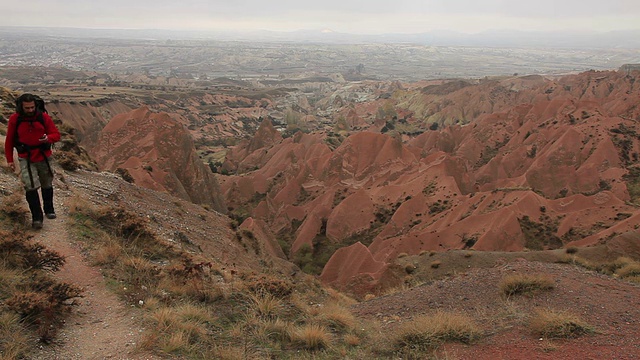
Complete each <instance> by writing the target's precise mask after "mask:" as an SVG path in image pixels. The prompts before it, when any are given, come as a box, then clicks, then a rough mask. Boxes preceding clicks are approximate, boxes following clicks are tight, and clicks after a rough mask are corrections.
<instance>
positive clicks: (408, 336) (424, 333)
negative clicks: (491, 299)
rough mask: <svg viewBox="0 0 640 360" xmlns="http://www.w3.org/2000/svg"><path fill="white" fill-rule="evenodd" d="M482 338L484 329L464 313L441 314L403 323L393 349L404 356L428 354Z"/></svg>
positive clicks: (395, 337) (395, 335)
mask: <svg viewBox="0 0 640 360" xmlns="http://www.w3.org/2000/svg"><path fill="white" fill-rule="evenodd" d="M481 336H482V331H481V330H480V328H479V327H478V326H477V325H476V324H475V323H474V322H473V320H471V318H470V317H468V316H467V315H464V314H453V313H448V312H437V313H435V314H433V315H423V316H419V317H417V318H415V319H413V320H411V321H409V322H406V323H403V324H402V325H401V326H400V327H399V328H398V330H397V331H396V332H395V333H394V334H393V339H392V342H393V347H394V349H395V350H396V351H399V352H401V353H412V352H415V351H419V352H427V351H429V350H433V349H434V348H436V347H437V346H439V345H440V344H442V343H443V342H451V341H458V342H462V343H465V344H468V343H471V342H473V341H476V340H477V339H479V338H480V337H481Z"/></svg>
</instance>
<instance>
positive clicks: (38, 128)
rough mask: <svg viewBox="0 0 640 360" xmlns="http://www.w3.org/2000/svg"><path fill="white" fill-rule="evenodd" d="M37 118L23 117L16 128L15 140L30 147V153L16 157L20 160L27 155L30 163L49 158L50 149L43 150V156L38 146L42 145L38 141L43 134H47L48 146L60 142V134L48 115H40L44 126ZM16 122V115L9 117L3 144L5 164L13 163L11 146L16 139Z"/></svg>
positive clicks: (36, 116)
mask: <svg viewBox="0 0 640 360" xmlns="http://www.w3.org/2000/svg"><path fill="white" fill-rule="evenodd" d="M37 118H38V115H35V116H31V117H26V116H25V117H24V119H23V120H22V121H21V122H20V126H18V137H17V140H18V141H20V142H21V143H23V144H26V145H29V146H30V147H31V151H30V152H28V153H24V154H18V156H19V157H21V158H26V157H27V154H29V155H30V160H31V162H38V161H43V160H44V157H45V156H46V157H49V156H51V150H50V149H49V150H45V151H44V154H43V151H41V150H40V148H39V146H40V145H41V144H42V143H41V142H40V140H39V139H40V138H41V137H42V136H44V134H47V137H48V142H49V143H50V144H53V143H54V142H58V141H60V132H59V131H58V128H57V127H56V125H55V124H54V123H53V120H51V117H50V116H49V114H47V113H43V114H42V120H44V126H43V125H42V123H40V122H39V121H38V119H37ZM17 122H18V114H17V113H15V114H13V115H11V117H9V123H8V125H7V138H6V139H5V142H4V154H5V157H6V158H7V163H12V162H13V146H14V145H15V141H16V139H14V136H15V131H16V130H15V129H16V123H17Z"/></svg>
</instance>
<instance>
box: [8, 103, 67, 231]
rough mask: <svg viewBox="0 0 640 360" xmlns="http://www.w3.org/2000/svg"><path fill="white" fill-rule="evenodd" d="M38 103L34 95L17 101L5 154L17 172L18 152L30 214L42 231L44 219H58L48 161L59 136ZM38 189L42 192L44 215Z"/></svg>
mask: <svg viewBox="0 0 640 360" xmlns="http://www.w3.org/2000/svg"><path fill="white" fill-rule="evenodd" d="M36 100H37V98H36V97H35V96H34V95H32V94H23V95H22V96H20V97H19V98H18V99H17V100H16V113H15V114H13V115H11V117H10V118H9V123H8V126H7V138H6V140H5V144H4V153H5V156H6V158H7V165H8V166H9V168H10V169H11V170H12V171H15V169H16V166H15V164H14V162H13V148H14V147H15V148H16V150H17V151H18V161H19V162H20V178H21V179H22V183H23V184H24V189H25V192H26V198H27V203H28V204H29V210H31V218H32V226H33V228H35V229H41V228H42V221H43V220H44V215H46V216H47V218H48V219H55V218H56V213H55V211H54V208H53V171H52V169H51V165H50V164H49V160H48V158H49V157H50V156H51V144H53V143H55V142H57V141H60V132H59V131H58V129H57V128H56V126H55V124H54V123H53V121H52V120H51V117H50V116H49V114H47V113H46V112H42V111H39V110H37V108H36ZM39 188H42V205H43V206H44V214H43V212H42V206H41V205H40V196H39V194H38V189H39Z"/></svg>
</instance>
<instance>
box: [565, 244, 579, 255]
mask: <svg viewBox="0 0 640 360" xmlns="http://www.w3.org/2000/svg"><path fill="white" fill-rule="evenodd" d="M565 251H566V253H567V254H575V253H577V252H578V248H577V247H575V246H570V247H568V248H567V249H566V250H565Z"/></svg>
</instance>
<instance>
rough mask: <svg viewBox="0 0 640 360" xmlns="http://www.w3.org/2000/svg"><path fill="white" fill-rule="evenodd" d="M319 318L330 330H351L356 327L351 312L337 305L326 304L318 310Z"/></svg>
mask: <svg viewBox="0 0 640 360" xmlns="http://www.w3.org/2000/svg"><path fill="white" fill-rule="evenodd" d="M320 317H321V319H322V320H324V322H325V323H327V325H328V326H329V327H331V328H332V329H342V330H351V329H353V328H354V327H355V326H356V318H355V317H354V316H353V314H351V311H349V309H347V308H346V307H344V306H341V305H338V304H328V305H326V306H324V307H323V308H322V310H320Z"/></svg>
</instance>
